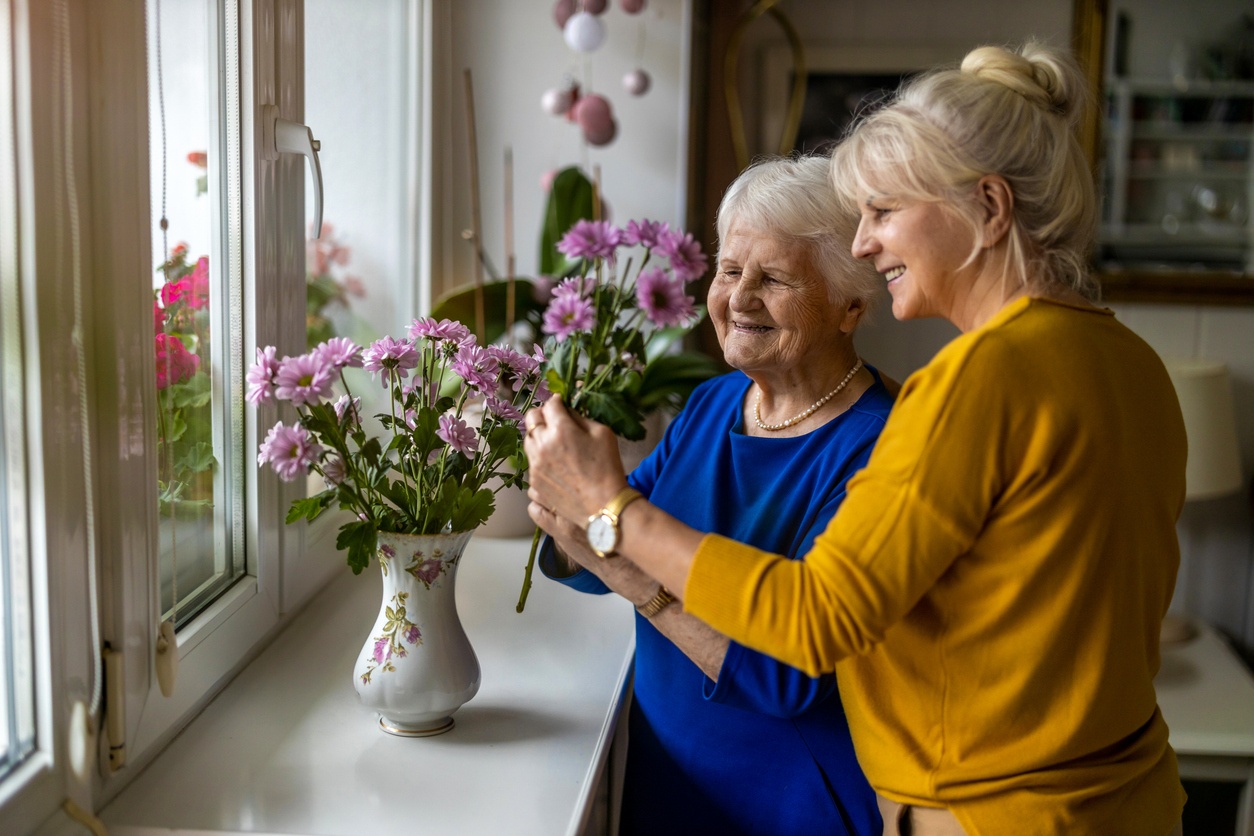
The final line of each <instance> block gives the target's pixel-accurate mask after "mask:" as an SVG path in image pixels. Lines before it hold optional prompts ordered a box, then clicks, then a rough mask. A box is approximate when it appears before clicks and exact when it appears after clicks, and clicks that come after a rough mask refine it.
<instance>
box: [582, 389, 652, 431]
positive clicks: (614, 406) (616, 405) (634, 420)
mask: <svg viewBox="0 0 1254 836" xmlns="http://www.w3.org/2000/svg"><path fill="white" fill-rule="evenodd" d="M579 411H580V412H582V413H583V414H584V415H587V416H588V417H589V418H591V419H592V420H594V421H600V422H601V423H602V424H605V425H606V426H607V427H609V428H610V429H612V430H613V431H614V432H615V433H617V434H618V435H621V436H622V437H623V438H625V439H627V440H628V441H639V440H640V439H642V438H644V436H645V426H644V416H643V415H641V414H640V410H639V409H637V408H636V407H635V406H633V405H632V403H631V402H630V401H629V400H628V399H627V398H626V397H625V396H623V395H622V394H621V393H618V392H581V393H580V400H579Z"/></svg>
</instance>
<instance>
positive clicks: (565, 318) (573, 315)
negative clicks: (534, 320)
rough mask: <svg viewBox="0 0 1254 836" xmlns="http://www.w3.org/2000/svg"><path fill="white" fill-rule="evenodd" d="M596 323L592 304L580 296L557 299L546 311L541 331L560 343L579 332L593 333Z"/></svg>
mask: <svg viewBox="0 0 1254 836" xmlns="http://www.w3.org/2000/svg"><path fill="white" fill-rule="evenodd" d="M594 322H595V317H594V316H593V310H592V303H591V302H589V301H588V300H587V299H580V298H579V297H578V296H562V297H559V298H555V299H554V300H553V301H552V303H550V304H549V307H548V308H547V309H545V311H544V323H543V324H542V326H541V330H542V331H544V333H546V334H552V335H553V336H555V337H557V341H558V342H559V343H560V342H562V341H564V340H565V339H566V338H567V337H569V336H570V335H571V334H574V333H576V332H578V331H591V330H592V325H593V323H594Z"/></svg>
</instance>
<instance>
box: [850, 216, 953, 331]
mask: <svg viewBox="0 0 1254 836" xmlns="http://www.w3.org/2000/svg"><path fill="white" fill-rule="evenodd" d="M861 210H862V219H861V221H860V222H859V224H858V234H857V235H855V236H854V239H853V254H854V256H856V257H857V258H869V259H871V260H872V261H873V262H874V264H875V269H876V270H878V271H879V273H880V275H882V276H883V277H884V278H885V280H887V282H888V292H889V293H890V294H892V297H893V316H895V317H896V318H897V319H915V318H918V317H926V316H941V317H945V318H950V317H951V315H952V314H953V312H954V311H955V310H956V308H957V306H958V305H959V304H961V303H962V302H964V301H965V299H964V297H966V295H967V294H968V293H969V291H970V290H971V286H972V282H973V278H974V275H975V273H976V270H975V268H974V266H973V265H966V266H964V263H965V262H966V260H967V257H968V256H969V255H970V254H971V250H972V247H973V246H974V244H975V238H974V235H973V233H972V232H971V229H970V228H969V227H968V226H966V225H965V224H964V223H962V222H961V221H960V220H959V219H958V218H956V217H954V215H953V214H952V213H950V212H948V211H946V210H945V209H944V207H943V206H942V205H941V204H939V203H930V202H929V203H925V202H920V201H903V200H898V199H896V198H893V197H891V196H886V195H868V196H867V197H866V199H865V200H863V202H862V206H861Z"/></svg>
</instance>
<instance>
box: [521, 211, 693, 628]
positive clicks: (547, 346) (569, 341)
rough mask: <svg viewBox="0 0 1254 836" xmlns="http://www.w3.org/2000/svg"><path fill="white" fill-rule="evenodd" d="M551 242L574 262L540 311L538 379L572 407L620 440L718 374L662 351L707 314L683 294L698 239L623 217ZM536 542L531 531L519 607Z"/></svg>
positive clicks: (640, 431)
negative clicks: (623, 221) (617, 222)
mask: <svg viewBox="0 0 1254 836" xmlns="http://www.w3.org/2000/svg"><path fill="white" fill-rule="evenodd" d="M632 248H635V252H632ZM557 249H558V250H559V251H560V252H561V253H562V255H564V256H565V257H566V258H567V259H568V260H570V261H571V262H572V263H574V264H575V265H576V269H575V271H574V275H572V276H570V277H568V278H566V279H564V280H563V281H562V282H561V283H560V284H558V285H557V287H555V288H554V289H553V296H552V300H551V301H550V302H549V305H548V308H547V309H546V310H545V312H544V316H543V320H542V325H541V331H542V332H543V333H544V334H545V335H546V338H545V341H544V347H543V354H544V356H545V357H546V358H547V359H546V360H545V361H544V382H545V384H546V385H547V387H548V389H549V390H551V391H552V392H553V393H554V394H557V395H560V396H561V397H562V399H563V400H564V401H565V403H566V405H567V406H568V407H569V408H570V409H572V410H573V411H575V412H576V413H578V414H580V415H583V416H585V417H588V418H591V419H593V420H594V421H598V422H600V423H602V424H605V425H606V426H608V427H609V428H610V429H612V430H613V431H614V432H615V433H616V434H618V435H619V436H622V437H623V438H625V439H628V440H639V439H641V438H644V436H645V426H644V416H645V414H647V413H648V412H650V411H652V410H653V409H656V408H657V407H658V406H659V405H661V404H663V403H668V402H672V401H679V400H681V399H682V397H684V396H686V395H687V394H688V393H689V392H690V391H691V390H692V388H693V386H695V385H696V384H697V383H700V382H701V381H702V380H705V379H708V378H709V377H712V376H713V375H714V374H716V373H717V366H716V365H715V364H714V361H713V360H711V359H710V358H708V357H706V356H705V355H699V354H691V353H689V354H668V353H667V348H669V346H670V345H671V344H673V343H674V341H675V340H677V339H679V338H680V337H681V336H682V335H683V334H684V333H686V332H687V331H688V330H689V329H690V328H691V327H692V326H693V325H694V324H696V323H697V322H698V321H699V320H700V318H701V317H702V316H703V315H704V311H703V310H702V309H701V308H699V307H698V306H697V305H696V304H695V300H694V299H693V297H692V296H690V295H688V293H687V285H688V284H689V283H690V282H692V281H695V280H696V279H699V278H701V276H702V275H704V273H705V270H706V256H705V254H704V253H703V252H702V251H701V245H700V244H699V243H698V242H697V241H696V240H694V239H693V237H692V235H691V234H690V233H685V232H681V231H678V230H672V229H671V228H670V227H669V226H668V225H667V224H665V223H661V222H657V221H650V220H641V221H630V222H628V224H627V226H626V228H624V229H619V228H618V227H615V226H613V225H612V224H610V223H609V222H607V221H593V220H581V221H578V222H576V223H575V225H574V226H572V227H571V228H570V230H569V231H568V232H567V233H566V234H565V236H563V237H562V239H561V241H560V242H558V245H557ZM633 268H634V269H633ZM673 405H675V406H679V405H680V404H679V403H674V404H673ZM538 542H539V532H538V530H537V535H536V537H535V538H534V539H533V542H532V549H531V555H530V557H529V558H528V561H527V568H526V573H525V575H524V579H523V588H522V593H521V595H520V596H519V599H518V607H517V609H518V611H519V612H522V610H523V607H524V606H525V605H526V602H527V593H528V592H529V591H530V588H531V573H532V569H533V568H534V566H535V553H536V545H537V544H538Z"/></svg>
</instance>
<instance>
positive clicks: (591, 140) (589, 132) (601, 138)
mask: <svg viewBox="0 0 1254 836" xmlns="http://www.w3.org/2000/svg"><path fill="white" fill-rule="evenodd" d="M582 127H583V138H584V140H585V141H587V143H588V144H589V145H609V144H610V143H611V142H613V141H614V137H616V136H618V123H617V122H615V121H614V120H613V119H606V120H605V121H604V122H602V121H600V120H597V121H595V122H588V123H587V124H583V125H582Z"/></svg>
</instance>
